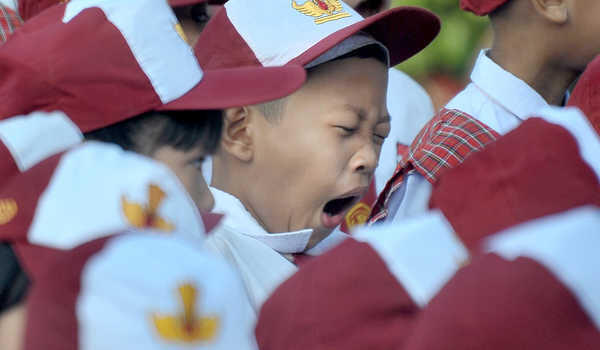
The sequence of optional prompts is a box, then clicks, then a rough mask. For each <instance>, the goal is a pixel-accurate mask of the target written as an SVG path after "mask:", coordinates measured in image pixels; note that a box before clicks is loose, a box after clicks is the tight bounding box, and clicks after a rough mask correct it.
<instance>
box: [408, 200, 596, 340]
mask: <svg viewBox="0 0 600 350" xmlns="http://www.w3.org/2000/svg"><path fill="white" fill-rule="evenodd" d="M598 227H600V208H599V207H597V206H591V207H581V208H577V209H573V210H570V211H568V212H563V213H560V214H557V215H554V216H551V217H545V218H543V219H538V220H534V221H530V222H528V223H526V224H523V225H521V226H517V227H514V228H511V229H509V230H507V231H505V232H503V233H501V234H499V235H496V236H494V237H492V238H491V239H490V240H489V241H488V242H487V244H486V250H487V251H488V253H487V254H485V255H482V256H478V257H475V258H474V259H473V260H472V262H471V264H470V265H469V266H467V267H465V268H464V269H462V270H461V271H459V272H458V273H457V274H456V276H455V277H454V278H453V279H452V280H451V281H450V282H449V283H448V284H447V285H446V286H445V287H444V288H443V289H442V290H441V291H440V293H439V294H438V295H437V296H436V297H435V298H434V299H433V300H432V301H431V302H430V303H429V305H428V306H427V308H426V309H425V310H424V311H423V312H422V314H421V316H420V319H419V322H418V323H417V324H416V326H415V327H414V328H413V332H412V333H413V335H412V336H411V339H410V340H409V341H408V343H407V345H406V346H405V347H404V348H403V349H407V350H408V349H409V350H426V349H440V348H447V349H490V350H496V349H498V350H500V349H549V350H559V349H563V350H567V349H596V348H598V347H600V284H599V283H598V267H599V266H600V259H599V257H598V254H597V249H598V246H599V245H600V238H599V236H598Z"/></svg>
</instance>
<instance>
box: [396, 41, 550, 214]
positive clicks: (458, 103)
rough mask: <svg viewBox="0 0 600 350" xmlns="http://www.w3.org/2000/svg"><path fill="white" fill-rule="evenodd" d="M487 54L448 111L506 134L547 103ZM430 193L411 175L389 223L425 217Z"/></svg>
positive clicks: (424, 181)
mask: <svg viewBox="0 0 600 350" xmlns="http://www.w3.org/2000/svg"><path fill="white" fill-rule="evenodd" d="M488 51H489V50H482V51H481V52H480V53H479V57H478V58H477V61H476V62H475V66H474V67H473V71H472V72H471V83H470V84H469V85H467V87H466V88H465V89H464V90H463V91H461V92H460V93H459V94H458V95H456V96H455V97H454V98H453V99H452V100H451V101H450V102H448V104H447V105H446V108H447V109H457V110H460V111H462V112H465V113H467V114H469V115H470V116H472V117H474V118H477V119H478V120H480V121H482V122H483V123H484V124H486V125H487V126H489V127H490V128H492V129H494V130H495V131H496V132H498V133H499V134H501V135H504V134H506V133H508V132H509V131H511V130H512V129H514V128H516V127H517V126H518V125H519V124H520V123H521V122H522V121H523V120H525V119H527V117H528V116H531V115H532V114H534V113H535V112H537V111H539V110H541V109H542V108H544V107H547V106H548V103H547V102H546V101H545V100H544V98H543V97H542V96H541V95H540V94H538V93H537V92H536V91H535V90H534V89H533V88H532V87H531V86H529V85H528V84H527V83H525V82H524V81H523V80H521V79H519V78H517V77H516V76H514V75H513V74H512V73H510V72H508V71H506V70H504V69H503V68H502V67H500V66H499V65H498V64H496V63H495V62H494V61H492V60H491V59H490V58H489V57H488V56H487V52H488ZM431 191H432V186H431V184H430V183H429V182H428V181H427V179H425V177H423V176H422V175H421V174H419V173H418V172H412V173H411V174H410V175H408V176H407V178H406V180H405V181H404V182H403V183H402V186H401V187H400V188H399V189H398V190H396V191H395V192H394V193H393V195H392V197H391V198H390V200H389V205H388V210H389V216H388V219H387V220H386V221H388V222H394V221H396V220H404V219H406V218H410V217H415V216H418V215H421V214H423V213H424V212H426V211H427V210H428V205H429V197H430V196H431Z"/></svg>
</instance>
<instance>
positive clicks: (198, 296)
mask: <svg viewBox="0 0 600 350" xmlns="http://www.w3.org/2000/svg"><path fill="white" fill-rule="evenodd" d="M48 264H49V267H48V270H47V273H45V274H43V275H41V276H39V277H38V278H37V279H36V281H35V283H34V284H33V285H32V289H31V290H30V292H29V295H28V297H27V315H28V317H27V325H26V332H25V347H24V349H27V350H34V349H48V350H76V349H79V350H88V349H95V350H101V349H106V350H108V349H140V350H141V349H144V350H148V349H184V348H194V349H196V348H201V349H221V350H230V349H241V350H251V349H256V341H255V339H254V335H253V327H254V311H253V310H252V307H251V306H250V303H249V302H248V299H247V297H246V295H245V292H244V287H243V285H242V282H241V280H240V278H239V277H238V275H237V274H236V273H235V271H234V270H233V269H232V268H231V267H230V266H229V265H228V264H227V263H226V262H225V261H224V260H223V259H222V258H220V257H218V256H216V255H213V254H212V253H211V252H208V251H206V250H205V249H203V248H202V246H201V245H200V244H194V242H190V241H189V240H186V239H183V238H182V235H170V236H169V235H164V234H163V233H161V232H157V231H152V230H141V231H133V232H128V233H125V234H122V235H117V236H112V237H110V238H103V239H98V240H94V241H92V242H89V243H87V244H84V245H82V246H78V247H75V248H73V249H71V250H69V251H66V252H64V253H63V254H62V255H59V256H56V257H55V259H53V260H51V261H49V263H48Z"/></svg>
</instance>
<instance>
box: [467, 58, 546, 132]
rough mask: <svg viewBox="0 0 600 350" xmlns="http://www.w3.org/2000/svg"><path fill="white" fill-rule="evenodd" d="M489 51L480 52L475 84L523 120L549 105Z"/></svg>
mask: <svg viewBox="0 0 600 350" xmlns="http://www.w3.org/2000/svg"><path fill="white" fill-rule="evenodd" d="M488 52H489V49H487V50H482V51H481V52H480V53H479V57H478V58H477V62H476V63H475V67H474V68H473V72H472V73H471V81H472V82H473V84H474V85H475V86H477V87H478V88H479V89H480V90H481V91H482V92H483V93H485V94H486V95H488V97H490V98H491V99H493V100H494V102H496V103H497V104H498V105H500V106H502V107H504V108H505V109H506V110H508V111H509V112H510V113H512V114H514V115H515V116H516V117H517V118H519V119H521V120H524V119H527V117H528V116H530V115H532V114H533V113H535V112H537V111H538V110H539V109H541V108H543V107H546V106H547V105H548V103H547V102H546V100H544V98H543V97H542V96H541V95H540V94H538V93H537V92H536V91H535V90H534V89H533V88H532V87H531V86H529V85H528V84H527V83H525V82H524V81H523V80H521V79H519V78H517V77H516V76H514V75H513V74H511V73H510V72H508V71H506V70H504V69H503V68H502V67H500V66H499V65H498V64H496V63H495V62H494V61H492V59H490V58H489V57H488V56H487V54H488Z"/></svg>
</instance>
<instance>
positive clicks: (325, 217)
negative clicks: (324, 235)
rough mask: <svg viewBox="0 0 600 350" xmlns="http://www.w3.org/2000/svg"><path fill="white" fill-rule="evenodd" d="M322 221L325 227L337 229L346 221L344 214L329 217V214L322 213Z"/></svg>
mask: <svg viewBox="0 0 600 350" xmlns="http://www.w3.org/2000/svg"><path fill="white" fill-rule="evenodd" d="M321 221H322V222H323V226H325V227H326V228H336V227H337V226H338V225H340V224H341V223H342V221H344V213H341V214H337V215H329V214H327V213H321Z"/></svg>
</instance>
